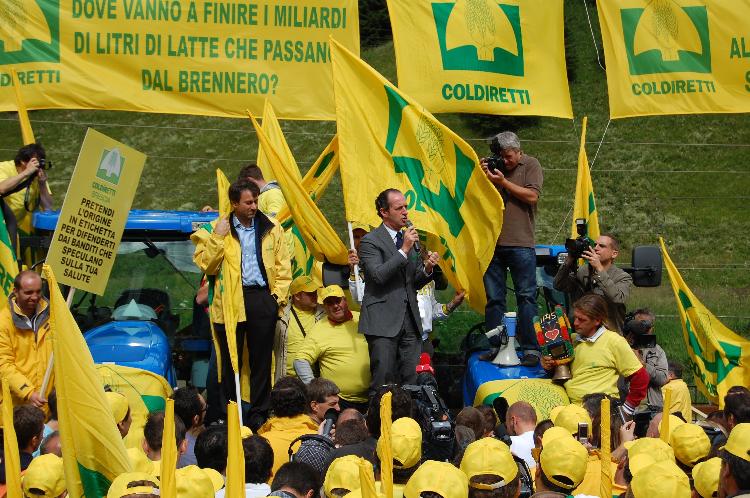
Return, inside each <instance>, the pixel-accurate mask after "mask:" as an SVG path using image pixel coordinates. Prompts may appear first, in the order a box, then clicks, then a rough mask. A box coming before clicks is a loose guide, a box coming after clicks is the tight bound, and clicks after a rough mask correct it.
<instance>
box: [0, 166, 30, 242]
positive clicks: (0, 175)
mask: <svg viewBox="0 0 750 498" xmlns="http://www.w3.org/2000/svg"><path fill="white" fill-rule="evenodd" d="M17 175H18V170H17V169H16V163H15V162H14V161H2V162H0V181H3V180H7V179H8V178H13V177H14V176H17ZM30 194H31V195H30V198H31V199H32V200H33V201H38V199H39V183H38V182H37V181H34V182H32V183H31V192H30ZM25 196H26V189H22V190H19V191H18V192H16V193H14V194H10V195H9V196H7V197H5V198H4V199H3V200H4V201H5V204H7V205H8V207H9V208H10V209H11V210H12V211H13V214H15V215H16V221H17V222H18V226H19V228H22V227H23V225H22V223H23V222H24V221H25V218H26V216H29V215H31V213H30V212H28V211H26V207H25V206H24V204H23V201H24V198H25Z"/></svg>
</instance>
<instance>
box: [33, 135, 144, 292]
mask: <svg viewBox="0 0 750 498" xmlns="http://www.w3.org/2000/svg"><path fill="white" fill-rule="evenodd" d="M145 162H146V155H145V154H143V153H141V152H138V151H137V150H135V149H132V148H130V147H128V146H127V145H124V144H122V143H120V142H118V141H116V140H113V139H111V138H109V137H108V136H106V135H103V134H101V133H99V132H98V131H96V130H93V129H91V128H89V129H88V131H87V132H86V137H85V138H84V140H83V145H82V146H81V152H80V153H79V154H78V161H76V167H75V170H74V171H73V177H72V178H71V179H70V186H69V187H68V192H67V193H66V194H65V201H64V202H63V206H62V211H61V212H60V217H59V218H58V220H57V227H56V228H55V233H54V235H53V238H52V243H51V245H50V248H49V253H48V255H47V264H49V265H50V266H51V267H52V269H53V271H54V272H55V276H57V280H58V281H59V282H61V283H63V284H65V285H70V286H72V287H76V288H78V289H82V290H85V291H87V292H92V293H94V294H99V295H101V294H103V293H104V289H105V288H106V287H107V280H109V273H110V271H111V270H112V264H113V263H114V261H115V256H116V255H117V248H118V247H119V246H120V239H121V238H122V231H123V229H124V228H125V222H126V221H127V219H128V213H129V211H130V205H131V204H132V203H133V196H134V195H135V190H136V188H137V187H138V182H139V180H140V178H141V171H142V170H143V164H144V163H145Z"/></svg>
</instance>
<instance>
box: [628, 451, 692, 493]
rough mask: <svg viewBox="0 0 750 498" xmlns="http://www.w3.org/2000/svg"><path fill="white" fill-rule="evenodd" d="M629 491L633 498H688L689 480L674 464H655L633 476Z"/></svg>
mask: <svg viewBox="0 0 750 498" xmlns="http://www.w3.org/2000/svg"><path fill="white" fill-rule="evenodd" d="M630 489H631V490H632V491H633V496H634V497H635V498H652V497H654V496H668V497H670V498H690V480H689V479H688V476H687V475H686V474H685V473H684V472H683V471H682V470H680V468H679V467H678V466H677V464H676V463H674V462H671V461H669V460H665V461H662V462H656V463H653V464H651V465H649V466H648V467H646V468H644V469H643V470H641V471H640V472H638V474H635V475H633V480H632V481H631V483H630Z"/></svg>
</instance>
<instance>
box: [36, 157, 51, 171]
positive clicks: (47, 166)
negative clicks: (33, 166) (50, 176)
mask: <svg viewBox="0 0 750 498" xmlns="http://www.w3.org/2000/svg"><path fill="white" fill-rule="evenodd" d="M37 160H38V161H39V167H40V168H41V169H52V161H47V159H45V158H43V157H39V158H37Z"/></svg>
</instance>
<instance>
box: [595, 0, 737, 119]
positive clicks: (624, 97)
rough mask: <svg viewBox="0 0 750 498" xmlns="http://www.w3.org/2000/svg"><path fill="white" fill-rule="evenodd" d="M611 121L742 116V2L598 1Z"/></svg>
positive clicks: (696, 0) (725, 0)
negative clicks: (725, 114) (723, 114)
mask: <svg viewBox="0 0 750 498" xmlns="http://www.w3.org/2000/svg"><path fill="white" fill-rule="evenodd" d="M597 5H598V11H599V24H600V25H601V30H602V43H603V45H604V56H605V59H606V61H607V87H608V89H609V112H610V115H611V117H612V118H626V117H632V116H650V115H658V114H697V113H719V112H728V113H735V112H750V93H748V88H750V76H748V75H749V74H750V72H748V71H750V58H748V56H749V55H750V53H749V50H750V49H748V48H747V45H746V41H745V40H746V36H747V20H748V19H750V3H748V2H738V1H736V0H711V1H710V2H709V1H708V0H605V1H602V0H600V1H598V2H597Z"/></svg>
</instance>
